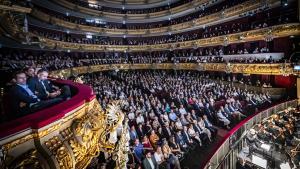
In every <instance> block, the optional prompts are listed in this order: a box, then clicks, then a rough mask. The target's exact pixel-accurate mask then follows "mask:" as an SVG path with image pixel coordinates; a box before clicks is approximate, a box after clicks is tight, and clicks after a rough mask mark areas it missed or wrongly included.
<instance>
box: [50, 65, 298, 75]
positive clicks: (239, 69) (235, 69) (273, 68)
mask: <svg viewBox="0 0 300 169" xmlns="http://www.w3.org/2000/svg"><path fill="white" fill-rule="evenodd" d="M173 65H174V64H173V63H158V64H130V66H129V64H110V65H94V66H93V67H92V69H90V73H91V72H98V71H105V70H114V69H115V68H118V69H120V70H128V69H132V70H134V69H173V68H174V66H173ZM72 69H73V70H74V71H77V69H80V70H87V67H77V68H72ZM176 69H178V70H201V71H220V72H224V71H230V72H232V73H243V74H266V75H288V74H294V73H296V72H293V68H292V66H291V64H289V63H285V64H277V63H273V64H241V63H230V64H229V65H227V64H226V63H200V64H197V63H178V64H177V66H176ZM66 70H68V69H64V70H57V71H53V72H51V74H53V75H55V74H59V73H60V71H66ZM81 73H82V74H84V73H88V72H87V71H86V72H84V71H81ZM67 77H68V76H65V78H67Z"/></svg>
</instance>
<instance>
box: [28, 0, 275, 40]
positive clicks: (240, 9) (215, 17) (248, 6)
mask: <svg viewBox="0 0 300 169" xmlns="http://www.w3.org/2000/svg"><path fill="white" fill-rule="evenodd" d="M268 3H269V4H272V5H271V6H275V5H276V4H277V5H280V4H279V2H278V1H277V0H268ZM260 6H261V2H260V1H257V0H255V1H247V2H244V3H242V4H239V5H236V6H233V7H231V8H228V9H225V10H224V11H221V12H217V13H213V14H211V15H207V16H204V17H200V18H197V19H195V20H193V21H189V22H184V23H180V24H175V25H171V26H165V27H160V28H152V29H108V28H99V27H93V26H86V25H81V24H75V23H72V22H68V21H64V20H62V19H58V18H56V17H53V16H50V15H48V14H46V13H44V12H42V11H39V10H38V9H34V10H33V12H32V15H33V16H34V17H36V18H38V19H40V20H42V21H45V22H47V23H49V22H50V21H51V23H53V24H56V25H58V26H62V27H65V28H68V29H75V30H81V31H85V32H93V33H99V32H100V33H102V34H106V35H110V34H111V35H120V36H123V35H128V36H129V35H133V36H140V35H145V36H148V35H151V36H154V35H155V36H157V35H163V34H167V33H168V32H169V31H170V30H171V31H172V33H176V32H183V31H184V30H186V29H188V30H189V31H190V30H192V29H196V28H200V27H201V26H204V25H206V26H207V25H210V24H211V23H214V22H216V21H221V20H222V19H224V18H227V19H228V18H232V17H238V16H239V15H240V14H242V13H245V12H249V11H252V10H255V9H257V8H259V7H260ZM94 14H95V13H94Z"/></svg>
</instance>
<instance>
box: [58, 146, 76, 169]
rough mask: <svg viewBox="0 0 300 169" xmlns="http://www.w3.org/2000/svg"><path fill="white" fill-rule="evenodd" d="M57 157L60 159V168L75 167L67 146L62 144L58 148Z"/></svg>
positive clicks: (69, 168)
mask: <svg viewBox="0 0 300 169" xmlns="http://www.w3.org/2000/svg"><path fill="white" fill-rule="evenodd" d="M55 157H56V159H57V161H58V164H59V167H60V169H71V168H73V163H72V158H71V155H70V154H69V152H68V150H67V149H66V147H65V146H61V147H60V148H58V149H57V152H56V156H55Z"/></svg>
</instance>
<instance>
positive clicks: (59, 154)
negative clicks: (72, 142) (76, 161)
mask: <svg viewBox="0 0 300 169" xmlns="http://www.w3.org/2000/svg"><path fill="white" fill-rule="evenodd" d="M45 146H46V147H47V148H48V150H49V151H50V152H51V153H52V156H54V158H55V159H56V160H57V162H58V165H59V168H60V169H71V168H73V160H72V157H71V155H70V153H69V152H68V150H67V148H66V147H65V145H64V144H63V142H62V141H61V140H60V139H59V137H57V136H55V137H53V138H51V139H49V140H48V141H46V142H45Z"/></svg>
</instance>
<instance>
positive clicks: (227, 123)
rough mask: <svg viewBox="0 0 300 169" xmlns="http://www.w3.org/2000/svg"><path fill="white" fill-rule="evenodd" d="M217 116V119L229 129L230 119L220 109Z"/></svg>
mask: <svg viewBox="0 0 300 169" xmlns="http://www.w3.org/2000/svg"><path fill="white" fill-rule="evenodd" d="M217 117H218V119H219V120H220V121H221V122H223V123H224V126H225V127H226V128H227V129H230V127H229V124H230V121H229V120H228V119H227V118H226V117H225V116H224V115H223V114H222V111H221V110H219V111H218V113H217Z"/></svg>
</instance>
